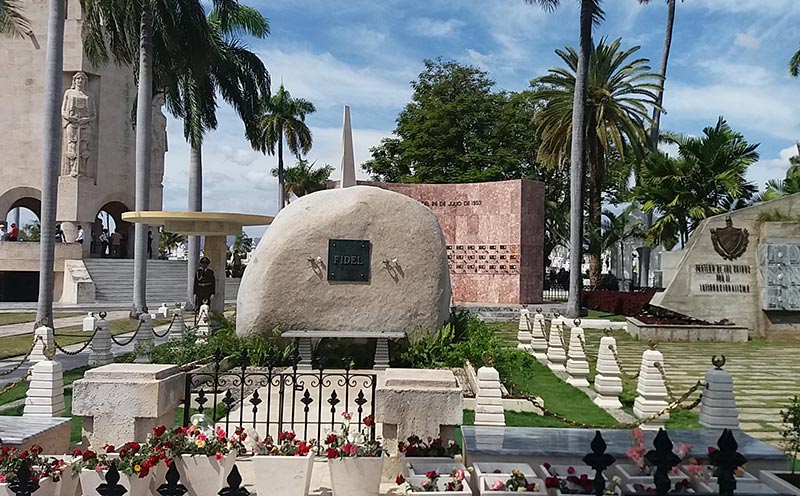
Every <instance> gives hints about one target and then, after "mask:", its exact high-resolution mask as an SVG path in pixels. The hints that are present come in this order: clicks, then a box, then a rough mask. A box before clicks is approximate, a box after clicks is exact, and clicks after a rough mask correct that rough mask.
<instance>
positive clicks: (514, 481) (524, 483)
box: [481, 470, 546, 496]
mask: <svg viewBox="0 0 800 496" xmlns="http://www.w3.org/2000/svg"><path fill="white" fill-rule="evenodd" d="M497 492H512V493H517V494H523V495H527V496H534V495H537V496H541V495H544V494H546V493H545V484H544V481H542V480H541V479H535V478H530V479H529V478H528V477H526V476H525V474H523V473H522V472H520V471H519V470H512V471H511V474H510V476H508V477H506V476H499V475H487V476H484V477H481V494H487V493H488V494H491V493H497Z"/></svg>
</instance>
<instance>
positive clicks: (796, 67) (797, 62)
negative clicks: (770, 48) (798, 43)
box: [789, 49, 800, 77]
mask: <svg viewBox="0 0 800 496" xmlns="http://www.w3.org/2000/svg"><path fill="white" fill-rule="evenodd" d="M789 74H791V75H792V77H797V76H798V75H800V49H798V50H797V51H796V52H794V55H792V59H791V60H790V61H789Z"/></svg>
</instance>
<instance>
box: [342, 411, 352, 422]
mask: <svg viewBox="0 0 800 496" xmlns="http://www.w3.org/2000/svg"><path fill="white" fill-rule="evenodd" d="M342 417H344V418H345V420H350V419H352V418H353V416H352V415H350V412H342Z"/></svg>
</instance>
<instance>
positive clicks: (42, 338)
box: [28, 325, 56, 362]
mask: <svg viewBox="0 0 800 496" xmlns="http://www.w3.org/2000/svg"><path fill="white" fill-rule="evenodd" d="M55 352H56V345H55V338H54V337H53V329H52V328H50V327H47V326H44V325H43V326H39V327H37V328H36V330H35V331H33V351H31V356H30V357H29V358H28V360H29V361H31V362H41V361H42V360H48V358H47V357H46V356H45V355H51V356H52V354H54V353H55Z"/></svg>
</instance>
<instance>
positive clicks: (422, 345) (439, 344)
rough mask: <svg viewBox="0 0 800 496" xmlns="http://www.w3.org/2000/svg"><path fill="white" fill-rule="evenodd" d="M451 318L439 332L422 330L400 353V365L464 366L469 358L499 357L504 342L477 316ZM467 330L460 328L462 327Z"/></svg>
mask: <svg viewBox="0 0 800 496" xmlns="http://www.w3.org/2000/svg"><path fill="white" fill-rule="evenodd" d="M458 317H459V318H458V319H451V323H448V324H447V325H445V326H444V327H442V328H441V329H439V330H438V331H436V332H432V333H426V332H419V333H417V334H416V335H414V336H413V337H412V338H411V339H410V341H409V343H408V346H407V348H405V349H404V350H403V351H402V352H401V353H400V360H399V363H398V365H399V366H410V367H415V368H437V367H460V366H462V365H464V363H465V362H466V361H467V360H469V361H470V362H472V363H474V364H478V365H479V364H481V363H483V356H484V355H488V356H491V357H496V356H497V355H498V353H500V351H501V348H500V343H499V342H498V341H497V337H496V336H495V334H494V331H492V330H491V329H490V328H489V326H487V325H486V324H485V323H484V322H482V321H481V320H479V319H478V318H476V317H469V319H465V317H464V316H463V314H459V315H458ZM465 320H466V324H464V322H465ZM459 328H461V329H463V330H462V331H460V332H459V331H458V329H459Z"/></svg>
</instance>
